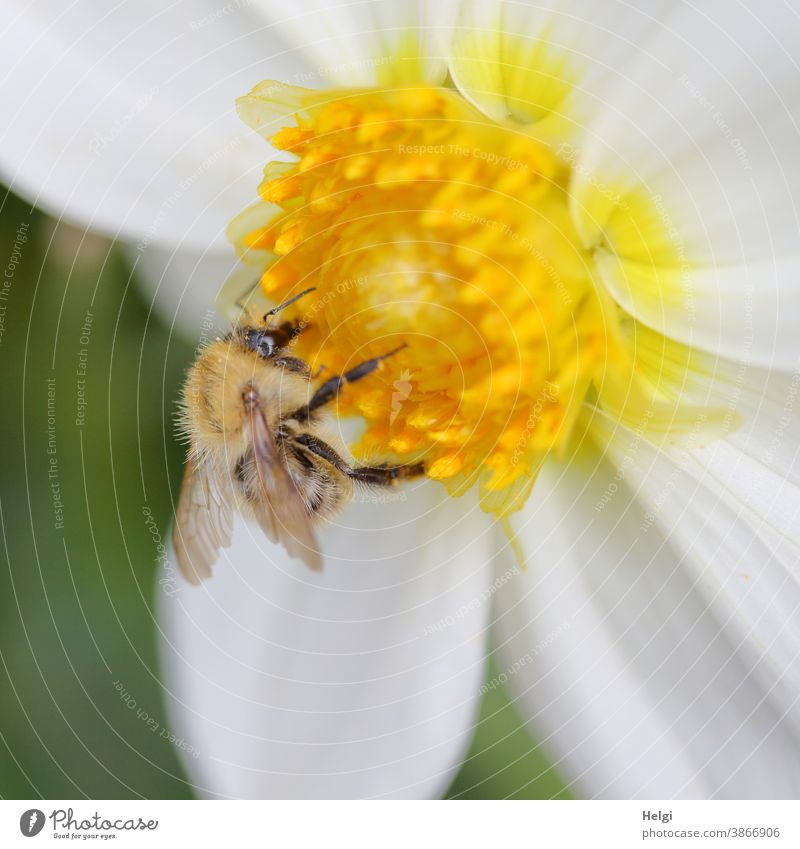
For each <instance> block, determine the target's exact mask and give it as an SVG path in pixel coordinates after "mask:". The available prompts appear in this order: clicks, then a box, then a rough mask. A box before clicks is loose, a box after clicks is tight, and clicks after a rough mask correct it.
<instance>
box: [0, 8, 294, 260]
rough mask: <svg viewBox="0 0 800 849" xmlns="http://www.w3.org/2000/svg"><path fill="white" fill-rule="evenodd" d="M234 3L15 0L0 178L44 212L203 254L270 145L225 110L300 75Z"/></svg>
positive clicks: (8, 19)
mask: <svg viewBox="0 0 800 849" xmlns="http://www.w3.org/2000/svg"><path fill="white" fill-rule="evenodd" d="M248 5H249V4H247V3H242V4H237V3H230V4H228V5H220V4H219V3H213V2H202V3H186V2H178V3H173V4H171V5H166V6H165V5H164V4H163V3H158V2H155V0H137V2H132V0H128V2H122V3H119V4H116V5H115V6H113V7H106V6H104V5H102V4H98V3H96V2H93V1H92V0H78V2H75V3H72V4H71V5H69V7H65V6H64V5H63V4H59V3H56V2H49V0H39V2H32V3H27V4H25V5H24V6H21V7H19V9H18V10H15V14H14V15H7V16H5V17H4V22H3V23H4V29H3V44H4V50H3V54H4V55H3V58H4V62H3V75H2V85H3V91H4V109H5V120H4V122H3V129H2V130H0V173H1V174H2V178H3V180H4V181H5V182H6V183H8V184H9V185H10V186H11V187H12V188H13V189H14V190H15V191H17V192H20V193H21V194H23V195H25V196H26V197H28V198H29V199H30V200H31V201H32V202H35V203H36V204H38V205H40V206H42V207H43V208H45V209H47V210H48V211H50V212H51V213H53V214H55V215H58V216H61V215H63V216H65V217H67V218H68V219H71V220H73V221H77V222H78V223H80V224H83V225H84V226H87V227H91V228H94V229H97V230H101V231H104V232H105V233H107V234H108V235H111V236H116V235H119V234H122V235H124V236H125V237H126V238H128V239H129V240H131V241H135V242H140V243H142V244H143V245H149V244H152V243H166V244H174V245H180V246H183V247H187V246H193V247H199V248H200V249H201V250H205V249H206V248H207V247H208V246H209V245H212V244H220V245H224V244H225V232H224V231H225V226H226V224H227V223H228V221H229V220H230V218H231V217H233V216H234V215H235V214H236V213H237V212H239V211H240V210H241V209H242V208H243V207H244V206H246V205H247V204H248V203H249V202H251V201H252V199H253V197H254V193H255V187H256V185H257V184H258V181H259V179H260V174H261V170H262V168H263V165H264V163H265V162H266V161H267V159H268V158H269V156H270V148H269V147H267V146H266V145H265V144H264V141H263V140H262V139H259V138H258V137H257V136H256V135H255V134H254V133H252V131H250V130H248V129H247V128H246V127H244V126H243V125H242V124H241V122H240V121H239V119H238V117H237V115H236V111H235V107H234V101H235V99H236V97H238V96H240V95H242V94H245V93H246V92H247V91H249V90H250V88H252V86H253V85H254V84H255V83H256V82H258V81H260V80H262V79H264V78H265V77H271V78H285V79H289V80H291V79H293V78H295V77H297V76H299V73H300V70H301V69H302V66H301V65H299V64H298V62H297V57H296V56H295V55H294V54H291V53H288V52H287V51H286V48H285V46H284V45H283V43H282V42H281V41H280V40H279V38H278V36H277V33H276V31H275V29H274V27H270V26H268V25H265V24H264V22H263V21H259V20H257V19H256V18H254V17H253V15H252V14H251V13H250V12H249V11H248Z"/></svg>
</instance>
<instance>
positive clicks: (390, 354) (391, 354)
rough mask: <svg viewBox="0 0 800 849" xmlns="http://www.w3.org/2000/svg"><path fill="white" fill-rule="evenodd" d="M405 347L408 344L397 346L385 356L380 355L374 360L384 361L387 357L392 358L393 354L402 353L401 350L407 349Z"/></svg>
mask: <svg viewBox="0 0 800 849" xmlns="http://www.w3.org/2000/svg"><path fill="white" fill-rule="evenodd" d="M407 347H408V342H403V344H402V345H398V346H397V347H396V348H393V349H392V350H391V351H389V352H388V353H387V354H381V356H380V357H376V358H375V359H377V360H386V359H388V358H389V357H393V356H394V355H395V354H397V353H398V352H400V351H402V350H403V348H407Z"/></svg>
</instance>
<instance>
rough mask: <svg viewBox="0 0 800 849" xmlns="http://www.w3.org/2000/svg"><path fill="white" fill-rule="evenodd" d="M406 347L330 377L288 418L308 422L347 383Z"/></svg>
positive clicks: (362, 375)
mask: <svg viewBox="0 0 800 849" xmlns="http://www.w3.org/2000/svg"><path fill="white" fill-rule="evenodd" d="M405 347H406V346H405V345H401V346H400V347H399V348H395V349H394V350H393V351H389V353H388V354H382V355H381V356H380V357H373V358H372V359H371V360H364V362H363V363H359V364H358V365H357V366H356V367H355V368H351V369H350V371H346V372H345V373H344V374H337V375H335V376H334V377H331V378H329V379H328V380H326V381H325V383H323V384H322V386H320V387H319V389H317V391H316V392H315V393H314V395H313V396H312V398H311V400H310V401H309V402H308V404H307V405H306V406H305V407H301V408H300V409H299V410H295V411H294V412H293V413H292V414H291V415H289V416H286V418H288V419H296V420H297V421H301V422H307V421H308V420H309V419H310V418H311V414H312V413H313V412H314V410H318V409H319V408H320V407H324V406H325V405H326V404H329V403H330V402H331V401H333V400H334V398H336V397H337V396H338V394H339V392H340V391H341V389H342V387H343V386H344V385H345V384H346V383H355V382H356V381H357V380H361V378H362V377H366V376H367V375H368V374H372V372H373V371H375V369H376V368H378V366H379V365H380V364H381V362H382V361H383V360H385V359H387V358H388V357H391V356H393V355H394V354H396V353H397V352H398V351H401V350H402V349H403V348H405Z"/></svg>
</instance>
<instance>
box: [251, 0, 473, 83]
mask: <svg viewBox="0 0 800 849" xmlns="http://www.w3.org/2000/svg"><path fill="white" fill-rule="evenodd" d="M251 5H252V7H253V9H254V11H256V12H258V13H260V14H261V15H262V17H263V19H264V20H266V21H269V22H270V23H275V24H277V26H278V28H279V29H280V31H281V32H282V33H283V34H284V35H285V36H286V39H287V41H288V42H289V43H290V44H292V45H293V46H294V47H298V48H299V49H300V50H301V51H302V52H303V53H304V54H305V55H306V56H307V57H308V62H309V65H310V66H311V67H312V68H313V69H314V70H313V72H312V73H311V74H310V75H309V79H308V80H307V81H303V82H302V84H303V85H307V86H309V87H311V88H317V87H319V84H320V81H322V82H324V81H326V80H329V81H331V82H334V83H337V84H339V85H343V86H359V85H364V86H367V85H374V84H375V83H376V82H381V81H384V82H385V81H387V80H398V79H409V80H412V81H415V82H416V81H418V80H419V79H420V78H422V79H424V80H426V81H428V82H431V83H441V82H443V81H444V78H445V75H446V73H447V62H446V50H447V43H448V41H449V36H450V31H451V29H452V26H453V22H454V20H455V16H456V9H457V7H458V2H457V0H438V2H435V3H431V2H427V0H408V2H399V0H359V2H344V3H342V2H340V3H336V2H332V0H305V2H304V3H302V4H298V3H294V2H291V0H253V2H252V3H251Z"/></svg>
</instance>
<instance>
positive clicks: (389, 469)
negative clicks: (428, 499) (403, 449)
mask: <svg viewBox="0 0 800 849" xmlns="http://www.w3.org/2000/svg"><path fill="white" fill-rule="evenodd" d="M347 474H348V476H349V477H351V478H352V479H353V480H357V481H359V482H360V483H366V484H371V485H372V486H392V485H393V484H395V483H397V482H398V481H401V480H406V479H408V478H418V477H421V476H422V475H424V474H425V466H424V465H423V464H422V463H411V464H410V465H407V466H356V467H355V468H352V469H350V471H349V472H348V473H347Z"/></svg>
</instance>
